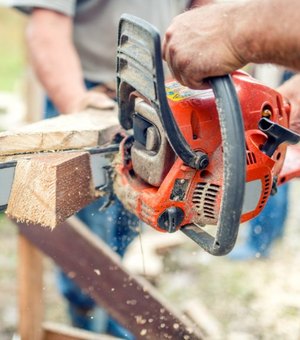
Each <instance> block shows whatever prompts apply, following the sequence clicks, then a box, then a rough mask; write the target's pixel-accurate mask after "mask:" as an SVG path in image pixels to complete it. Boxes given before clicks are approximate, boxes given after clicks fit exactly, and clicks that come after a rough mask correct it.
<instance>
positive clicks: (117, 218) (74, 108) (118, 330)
mask: <svg viewBox="0 0 300 340" xmlns="http://www.w3.org/2000/svg"><path fill="white" fill-rule="evenodd" d="M202 2H207V0H193V1H190V0H178V1H174V0H164V1H161V0H151V1H142V0H130V1H120V0H109V1H107V0H68V1H66V0H55V1H46V0H11V4H12V5H13V6H14V7H15V8H17V9H18V10H21V11H23V12H25V13H27V14H28V15H29V20H28V27H27V31H26V42H27V48H28V54H29V57H30V60H31V64H32V66H33V69H34V71H35V73H36V75H37V77H38V79H39V81H40V83H41V84H42V86H43V88H44V89H45V92H46V94H47V96H48V99H47V102H46V107H45V112H46V117H47V118H51V117H54V116H56V115H58V113H59V114H69V113H73V112H78V111H81V110H83V109H85V108H87V107H93V108H96V109H97V108H98V109H111V108H113V107H114V106H115V102H114V101H113V100H112V98H110V97H109V96H108V95H107V93H108V92H107V91H106V90H111V89H114V88H115V78H116V67H115V55H116V45H117V29H118V23H119V19H120V17H121V15H122V14H123V13H129V14H132V15H136V16H138V17H141V18H143V19H145V20H147V21H149V22H150V23H152V24H153V25H155V26H156V27H157V28H158V29H159V31H161V32H164V31H165V29H166V27H167V25H168V24H169V22H170V21H171V19H172V18H173V16H174V15H176V14H179V13H180V12H182V11H184V10H185V9H186V7H187V6H189V5H195V4H200V3H202ZM98 85H101V86H102V90H103V91H102V92H101V91H100V92H99V91H93V90H91V88H93V87H95V86H98ZM104 200H105V198H104ZM102 205H103V199H100V200H98V201H96V202H94V203H92V204H91V205H89V206H88V207H86V208H84V209H83V210H81V211H80V212H79V213H78V214H77V215H78V217H79V218H80V219H81V220H82V221H83V222H84V223H85V224H86V225H87V227H88V228H90V229H91V230H92V231H93V232H94V233H95V235H97V236H99V237H101V238H102V239H103V240H104V241H105V242H106V243H107V244H108V245H109V246H110V247H111V248H112V249H113V250H115V251H116V252H117V253H118V254H119V255H121V256H123V255H124V252H125V251H126V248H127V246H128V244H129V243H130V242H131V240H132V239H133V238H134V237H135V235H136V226H137V223H138V221H137V219H136V218H135V217H134V216H133V215H131V214H129V213H128V212H126V210H124V208H123V206H122V204H121V203H120V201H118V200H117V199H116V198H115V200H114V203H113V204H112V205H111V206H110V207H108V208H107V209H106V210H105V211H99V207H101V206H102ZM58 283H59V289H60V291H61V293H62V294H63V295H64V297H66V299H67V302H68V308H69V314H70V317H71V320H72V324H73V325H74V326H77V327H81V328H84V329H87V330H93V331H98V332H103V333H105V332H106V333H108V334H111V335H114V336H117V337H121V338H125V339H133V336H132V335H131V334H130V333H129V332H128V331H127V330H126V329H124V328H123V327H121V326H120V325H119V324H118V323H117V322H115V320H113V319H111V318H110V317H109V316H107V314H106V313H105V312H104V310H102V309H101V308H100V307H99V306H96V304H95V302H94V301H93V300H92V299H91V298H90V297H89V296H88V295H86V294H84V293H83V292H82V291H81V290H80V289H79V288H78V287H77V286H76V285H75V284H74V282H73V281H72V280H70V279H69V278H68V276H67V275H65V274H64V273H62V272H59V273H58Z"/></svg>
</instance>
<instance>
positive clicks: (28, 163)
mask: <svg viewBox="0 0 300 340" xmlns="http://www.w3.org/2000/svg"><path fill="white" fill-rule="evenodd" d="M94 198H95V189H94V184H93V181H92V174H91V168H90V155H89V153H87V152H75V153H64V154H56V153H53V154H47V155H43V156H38V157H34V158H32V159H23V160H19V161H18V163H17V166H16V171H15V177H14V183H13V187H12V191H11V194H10V198H9V202H8V207H7V211H6V213H7V215H8V216H9V217H11V218H14V219H17V220H20V221H25V222H31V223H35V224H40V225H43V226H48V227H51V228H54V227H55V226H56V225H57V224H59V223H60V222H62V221H64V220H65V219H66V218H67V217H69V216H71V215H73V214H74V213H75V212H77V211H78V210H80V209H81V208H83V207H85V206H86V205H87V204H89V203H90V202H91V201H92V200H93V199H94Z"/></svg>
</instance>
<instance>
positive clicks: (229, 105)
mask: <svg viewBox="0 0 300 340" xmlns="http://www.w3.org/2000/svg"><path fill="white" fill-rule="evenodd" d="M208 81H209V83H210V86H211V88H212V90H213V92H214V95H215V99H216V105H217V110H218V115H219V121H220V128H221V136H222V141H223V143H222V147H223V163H224V165H223V169H224V170H223V197H222V201H221V211H220V214H219V220H218V225H217V231H216V236H215V237H213V236H211V235H210V234H209V233H207V232H206V231H205V230H203V228H201V227H198V226H196V225H195V224H189V225H186V226H184V227H182V228H181V231H182V232H183V233H185V234H186V235H187V236H188V237H189V238H191V239H192V240H193V241H195V242H196V243H197V244H198V245H200V246H201V247H202V248H203V249H204V250H206V251H207V252H208V253H210V254H212V255H218V256H220V255H226V254H228V253H229V252H230V251H231V250H232V248H233V247H234V245H235V242H236V238H237V235H238V230H239V225H240V217H241V214H242V207H243V200H244V191H245V177H246V160H245V154H246V153H245V135H244V124H243V118H242V112H241V108H240V104H239V100H238V96H237V93H236V90H235V87H234V84H233V81H232V79H231V76H230V75H225V76H221V77H215V78H210V79H209V80H208Z"/></svg>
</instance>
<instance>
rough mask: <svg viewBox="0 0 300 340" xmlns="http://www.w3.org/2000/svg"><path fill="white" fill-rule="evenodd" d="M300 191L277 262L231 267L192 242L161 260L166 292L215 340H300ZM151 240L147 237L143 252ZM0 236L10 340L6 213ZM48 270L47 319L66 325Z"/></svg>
mask: <svg viewBox="0 0 300 340" xmlns="http://www.w3.org/2000/svg"><path fill="white" fill-rule="evenodd" d="M299 193H300V182H297V181H294V182H293V184H292V190H291V193H290V194H291V200H290V201H291V205H290V210H289V217H288V221H287V226H286V231H285V235H284V237H283V239H282V240H281V241H280V242H278V243H277V244H275V245H274V248H273V251H272V254H271V256H270V258H268V259H264V260H262V259H259V258H258V259H257V260H253V261H250V262H240V263H239V262H232V261H230V260H229V259H228V258H226V257H224V258H219V257H213V256H210V255H208V254H206V253H204V252H203V251H202V250H201V249H199V248H198V247H197V246H196V245H194V244H193V243H192V242H190V241H189V240H188V239H186V241H184V242H183V243H182V244H181V245H180V246H178V247H176V248H175V249H173V250H171V251H170V252H167V253H164V255H163V256H162V257H161V258H160V261H161V264H162V265H163V266H162V268H163V272H162V273H161V274H160V275H159V276H158V277H157V278H156V280H155V281H156V285H157V287H158V289H159V290H160V292H161V293H162V294H163V295H164V296H166V297H167V298H168V300H169V301H170V302H171V303H172V304H173V305H174V306H175V307H176V308H177V309H182V310H187V308H192V309H194V310H195V311H197V312H198V310H199V313H200V317H199V319H201V323H202V322H203V325H204V328H205V330H206V331H207V332H208V333H209V334H211V339H214V340H215V339H221V340H223V339H224V340H254V339H255V340H256V339H257V340H269V339H270V340H271V339H282V340H298V339H300V322H299V320H300V276H299V266H300V253H299V244H300V233H299V230H298V220H299V209H297V204H296V203H297V199H298V197H299ZM244 228H245V227H244ZM241 234H243V230H241ZM145 235H147V233H146V234H145ZM147 237H148V236H143V235H142V243H143V244H144V248H145V244H146V242H145V240H146V238H147ZM181 237H182V238H184V240H185V236H184V235H181ZM0 239H1V251H0V266H1V272H0V288H1V289H0V301H1V304H0V338H1V339H3V340H6V339H7V340H8V339H11V338H12V334H13V333H14V332H16V325H17V315H18V314H17V285H18V281H17V276H16V275H17V274H16V268H17V258H18V255H17V235H16V228H15V227H14V225H13V224H12V223H11V222H9V221H8V220H6V218H5V217H3V216H2V218H1V224H0ZM143 239H144V241H143ZM135 242H136V243H137V244H138V246H136V247H135V248H136V250H134V252H135V254H134V255H133V256H134V258H135V262H136V258H137V257H136V256H138V257H139V258H140V263H141V266H142V263H143V261H144V262H145V267H146V274H147V267H148V268H151V263H149V262H148V260H149V258H148V257H147V255H145V257H144V259H143V256H142V252H141V250H140V246H139V242H140V241H139V239H137V240H136V241H135ZM133 248H134V245H133ZM143 253H144V254H147V249H144V252H143ZM126 262H127V263H130V259H127V260H126ZM45 267H46V272H45V279H44V281H45V287H44V293H45V299H46V316H45V319H46V320H47V321H56V322H63V323H67V322H68V321H67V317H66V315H65V305H64V301H63V300H62V299H61V298H60V296H59V295H58V294H57V291H56V284H55V275H54V272H55V269H54V266H53V264H52V263H51V262H50V261H49V260H45ZM133 270H136V268H135V269H133Z"/></svg>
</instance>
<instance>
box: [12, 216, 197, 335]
mask: <svg viewBox="0 0 300 340" xmlns="http://www.w3.org/2000/svg"><path fill="white" fill-rule="evenodd" d="M71 221H72V223H71ZM74 221H76V223H75V222H74ZM17 225H18V227H19V230H20V232H21V233H22V234H23V235H24V236H25V237H26V238H28V239H29V240H30V241H31V242H33V243H34V244H35V245H36V246H37V247H38V248H40V249H41V250H42V251H43V252H44V253H45V254H47V255H48V256H50V257H51V258H52V259H53V260H54V261H55V262H56V263H57V265H59V266H60V267H61V268H62V269H63V270H64V271H65V272H66V273H69V275H70V276H71V277H72V278H73V280H74V281H75V282H76V283H77V284H78V285H79V286H80V287H81V288H82V289H83V290H84V291H85V292H86V293H88V294H89V295H90V296H91V297H92V298H93V299H94V300H95V301H96V302H97V303H98V304H99V305H101V306H102V307H104V308H105V309H106V310H107V311H108V312H109V314H110V315H112V316H113V317H114V318H115V319H116V320H118V321H119V322H120V323H121V324H122V325H123V326H124V327H126V328H127V329H128V330H129V331H131V332H132V333H133V334H134V335H135V336H136V337H137V339H145V340H147V339H150V340H152V339H189V340H193V339H202V338H203V337H202V334H201V332H200V331H199V328H198V327H197V326H196V325H194V324H192V323H191V322H190V320H189V319H188V318H187V317H185V316H184V315H182V314H181V313H180V312H179V311H178V310H176V309H175V308H174V307H172V306H171V305H170V303H168V302H167V301H166V300H165V299H164V298H163V297H162V296H161V295H160V294H159V292H158V291H157V290H155V289H154V288H153V287H152V286H151V285H150V284H149V283H148V282H147V281H145V280H143V279H142V278H140V277H135V276H134V275H132V274H130V273H129V272H128V271H126V270H125V269H124V268H123V267H122V265H121V261H120V258H119V257H118V256H117V255H116V254H115V253H114V252H113V251H112V250H111V249H110V248H109V247H108V246H107V245H106V244H105V243H104V242H103V241H101V240H100V239H99V238H97V237H95V235H94V234H93V233H92V232H91V231H89V230H88V229H87V228H86V227H85V226H84V225H83V224H82V223H81V222H79V221H78V220H76V219H74V218H71V219H70V221H69V222H68V223H63V224H62V225H60V227H59V228H55V229H54V230H53V231H50V230H49V229H45V228H37V227H36V226H34V225H29V226H28V225H26V224H23V223H17ZM183 289H184V288H183Z"/></svg>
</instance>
